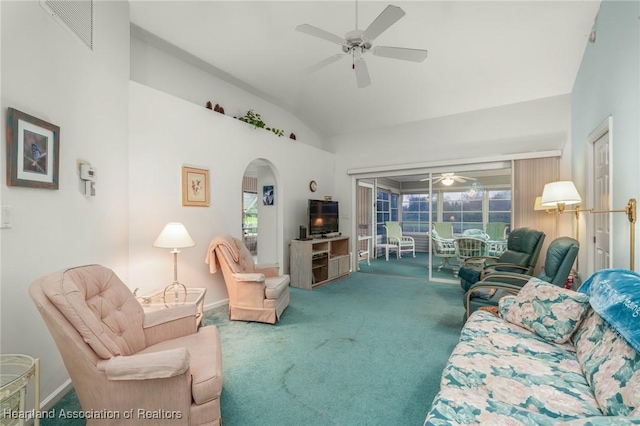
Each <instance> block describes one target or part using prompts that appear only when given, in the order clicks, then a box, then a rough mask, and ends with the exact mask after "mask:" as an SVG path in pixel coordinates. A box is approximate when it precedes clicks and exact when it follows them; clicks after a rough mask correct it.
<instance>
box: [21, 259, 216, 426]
mask: <svg viewBox="0 0 640 426" xmlns="http://www.w3.org/2000/svg"><path fill="white" fill-rule="evenodd" d="M29 294H30V296H31V298H32V299H33V301H34V303H35V305H36V306H37V308H38V310H39V311H40V314H41V315H42V317H43V319H44V321H45V323H46V325H47V327H48V328H49V332H50V333H51V335H52V336H53V339H54V341H55V343H56V345H57V346H58V350H59V351H60V354H61V355H62V359H63V361H64V364H65V366H66V368H67V371H68V372H69V375H70V376H71V380H72V381H73V386H74V388H75V390H76V393H77V395H78V399H79V400H80V405H81V406H82V409H83V410H84V411H96V412H99V411H102V410H107V411H108V412H111V413H113V416H115V417H116V418H109V419H88V420H87V425H89V426H90V425H140V424H145V423H148V424H154V425H171V426H173V425H207V426H212V425H220V424H221V418H220V394H221V392H222V354H221V348H220V339H219V335H218V330H217V328H216V327H215V326H207V327H201V328H200V329H199V330H197V328H196V307H195V305H183V306H178V307H175V308H169V309H162V310H157V311H153V312H148V313H145V312H144V311H143V309H142V307H141V306H140V303H138V300H137V299H136V298H135V297H134V296H133V294H132V293H131V291H130V290H129V288H128V287H127V286H126V285H125V284H124V283H123V282H122V281H121V280H120V279H119V278H118V277H117V276H116V275H115V273H114V272H113V271H112V270H110V269H108V268H105V267H103V266H100V265H88V266H81V267H77V268H71V269H67V270H64V271H62V272H56V273H53V274H49V275H46V276H44V277H41V278H39V279H37V280H36V281H34V282H33V283H32V284H31V286H30V287H29ZM149 418H152V419H153V420H149Z"/></svg>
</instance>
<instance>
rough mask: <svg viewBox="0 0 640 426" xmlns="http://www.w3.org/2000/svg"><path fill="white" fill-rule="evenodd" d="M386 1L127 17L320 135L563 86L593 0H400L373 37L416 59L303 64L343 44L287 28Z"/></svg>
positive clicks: (182, 9) (332, 21) (571, 74)
mask: <svg viewBox="0 0 640 426" xmlns="http://www.w3.org/2000/svg"><path fill="white" fill-rule="evenodd" d="M387 4H388V3H387V2H386V1H384V2H383V1H366V2H364V1H360V2H357V3H356V2H355V1H306V0H305V1H279V2H274V1H255V2H248V1H157V2H156V1H133V2H131V6H130V10H131V22H132V24H134V25H136V26H138V27H140V28H142V29H143V30H145V31H147V32H150V33H152V34H154V35H155V36H157V37H159V38H161V39H163V40H165V41H167V42H168V43H170V44H172V45H174V46H176V47H178V48H179V49H182V50H184V51H185V52H188V53H189V54H191V55H194V56H195V57H197V58H199V59H201V60H202V61H204V62H206V63H208V64H210V65H211V66H212V67H214V68H216V69H218V70H220V71H222V74H227V75H230V76H233V78H234V81H235V83H236V84H237V83H238V82H240V83H241V85H242V87H244V88H245V90H249V91H251V92H253V93H254V94H258V95H259V96H261V97H263V98H265V99H267V100H269V101H271V102H273V103H275V104H276V105H278V106H280V107H283V108H285V109H286V110H289V111H291V112H293V113H294V114H295V115H297V116H298V117H299V118H300V119H301V120H302V121H304V122H305V123H307V124H308V125H310V127H312V128H314V129H319V130H320V131H321V133H322V134H323V135H324V136H331V135H337V134H345V133H349V132H354V131H360V130H365V129H372V128H378V127H384V126H391V125H397V124H402V123H407V122H413V121H418V120H424V119H428V118H434V117H441V116H446V115H451V114H456V113H462V112H468V111H473V110H478V109H484V108H491V107H496V106H501V105H507V104H512V103H518V102H525V101H529V100H533V99H540V98H545V97H550V96H556V95H562V94H567V93H570V92H571V90H572V86H573V83H574V80H575V77H576V74H577V71H578V68H579V66H580V61H581V58H582V55H583V53H584V50H585V47H586V45H587V43H588V37H589V33H590V32H591V30H592V28H593V26H594V22H595V18H596V14H597V12H598V8H599V5H600V2H599V1H581V0H572V1H556V0H538V1H402V2H394V3H392V4H393V5H395V6H399V7H400V8H402V10H403V11H404V12H406V15H405V16H404V17H402V18H401V19H400V20H398V21H397V22H396V23H395V24H393V25H392V26H391V27H390V28H389V29H388V30H386V31H384V32H383V33H382V34H381V35H379V36H378V37H377V38H376V39H375V40H374V45H378V46H399V47H408V48H416V49H426V50H428V51H429V53H428V57H427V59H426V60H425V61H424V62H420V63H415V62H408V61H401V60H395V59H390V58H386V57H380V56H374V55H373V54H372V52H368V53H366V54H365V55H364V58H365V60H366V62H367V64H368V70H369V74H370V78H371V85H370V86H368V87H365V88H358V86H357V85H356V80H355V75H354V71H353V69H352V58H351V56H349V55H345V56H344V57H343V58H341V59H340V60H338V61H336V62H333V63H331V64H329V65H327V66H326V67H324V68H322V69H320V70H318V71H316V72H315V73H312V74H305V73H304V70H305V69H306V68H308V67H309V66H311V65H313V64H316V63H317V62H319V61H321V60H323V59H325V58H328V57H331V56H333V55H336V54H339V53H342V50H341V47H340V46H339V45H337V44H332V43H330V42H329V41H326V40H323V39H321V38H318V37H312V36H310V35H308V34H304V33H301V32H297V31H295V28H296V26H298V25H299V24H310V25H313V26H315V27H319V28H321V29H324V30H326V31H328V32H330V33H333V34H335V35H338V36H339V37H344V36H345V34H346V33H347V32H349V31H351V30H354V29H355V26H356V5H357V22H358V24H357V25H358V28H359V29H362V30H364V29H365V28H367V26H368V25H369V24H370V23H371V22H373V21H374V19H375V18H376V17H377V16H378V15H379V14H380V13H381V12H382V11H383V10H384V9H385V7H386V6H387Z"/></svg>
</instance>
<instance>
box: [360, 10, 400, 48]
mask: <svg viewBox="0 0 640 426" xmlns="http://www.w3.org/2000/svg"><path fill="white" fill-rule="evenodd" d="M404 15H405V13H404V10H402V9H400V8H399V7H398V6H392V5H389V6H387V7H386V9H385V10H383V11H382V13H381V14H380V15H378V17H377V18H376V19H374V21H373V22H372V23H371V25H369V26H368V27H367V29H366V30H364V33H362V37H363V38H365V39H367V40H373V39H375V38H376V37H378V36H379V35H380V34H382V33H383V32H385V31H386V30H387V29H388V28H389V27H390V26H392V25H393V24H395V23H396V22H397V21H398V19H400V18H402V17H403V16H404Z"/></svg>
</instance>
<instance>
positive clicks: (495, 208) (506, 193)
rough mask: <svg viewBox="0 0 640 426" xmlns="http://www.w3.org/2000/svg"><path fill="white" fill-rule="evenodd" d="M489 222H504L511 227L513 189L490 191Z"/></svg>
mask: <svg viewBox="0 0 640 426" xmlns="http://www.w3.org/2000/svg"><path fill="white" fill-rule="evenodd" d="M488 219H489V222H504V223H506V224H508V225H509V227H511V190H510V189H501V190H496V191H489V218H488Z"/></svg>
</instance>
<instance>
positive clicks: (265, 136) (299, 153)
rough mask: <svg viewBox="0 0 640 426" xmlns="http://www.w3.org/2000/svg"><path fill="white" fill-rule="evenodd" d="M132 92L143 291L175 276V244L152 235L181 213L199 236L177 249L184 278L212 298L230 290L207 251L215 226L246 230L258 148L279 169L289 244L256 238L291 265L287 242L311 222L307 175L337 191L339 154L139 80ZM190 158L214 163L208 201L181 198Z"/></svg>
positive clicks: (284, 236) (135, 223)
mask: <svg viewBox="0 0 640 426" xmlns="http://www.w3.org/2000/svg"><path fill="white" fill-rule="evenodd" d="M129 93H130V101H129V110H130V115H129V121H130V135H129V161H130V163H129V164H130V170H129V175H130V184H129V188H130V202H129V206H130V214H129V223H130V247H129V251H130V273H129V278H130V279H129V283H130V286H131V287H132V288H133V287H140V289H141V290H140V291H141V293H142V292H146V291H150V290H153V289H158V288H163V287H164V286H165V285H167V284H169V283H170V282H171V280H172V273H173V272H172V261H171V257H170V255H169V252H168V250H162V249H158V248H153V247H152V246H151V245H152V243H153V241H154V240H155V238H156V236H157V235H158V233H159V232H160V231H161V230H162V227H163V226H164V225H165V223H166V222H170V221H178V222H182V223H184V225H185V226H186V227H187V229H188V231H189V233H190V234H191V237H192V238H193V239H194V241H195V243H196V246H195V247H193V248H188V249H184V250H182V252H181V253H180V255H179V279H180V281H181V282H183V283H185V284H186V285H187V286H191V287H206V288H207V290H208V291H207V296H206V300H205V303H206V304H215V303H217V302H220V301H222V300H224V299H226V298H227V293H226V289H225V287H224V281H223V279H222V277H221V276H220V274H216V275H214V276H212V275H210V273H209V269H208V266H207V265H205V263H204V259H205V256H206V253H207V248H208V245H209V242H210V241H211V239H212V238H213V237H215V236H216V235H220V234H223V233H230V234H232V235H234V236H236V237H240V236H241V232H242V177H243V174H244V171H245V169H246V167H247V166H248V165H249V163H251V162H252V161H253V160H255V159H257V158H260V159H265V160H267V161H269V162H270V163H271V164H272V165H273V168H274V169H275V171H274V175H275V176H276V178H277V184H278V186H277V193H276V197H277V198H276V205H275V206H273V207H274V208H275V209H277V211H278V212H280V211H281V212H282V213H279V214H282V226H283V228H282V231H281V232H280V231H278V238H279V239H280V240H281V241H282V242H281V243H280V244H281V245H283V248H282V251H281V252H278V253H273V252H271V253H269V252H266V253H265V252H264V250H263V249H262V247H259V248H258V250H259V257H260V260H261V261H263V260H265V259H266V260H270V259H277V260H278V261H279V262H280V264H281V265H284V270H287V265H288V256H289V250H288V243H289V241H290V240H291V239H294V238H296V237H297V236H298V228H299V226H300V225H305V224H306V222H307V199H308V198H310V197H311V196H312V195H311V192H310V191H309V188H308V183H309V181H310V180H316V181H317V182H318V185H319V188H320V193H323V192H328V193H330V192H332V190H333V182H334V177H333V176H334V171H335V167H334V155H333V154H331V153H328V152H326V151H323V150H320V149H318V148H315V147H311V146H309V145H306V144H303V143H300V142H296V141H293V140H291V139H289V138H279V137H277V136H275V135H274V134H273V133H271V132H268V131H265V130H263V129H254V128H253V127H252V126H250V125H248V124H246V123H243V122H241V121H238V120H235V119H233V118H232V117H229V116H226V115H221V114H218V113H215V112H213V111H210V110H208V109H206V108H204V107H203V106H199V105H195V104H193V103H191V102H188V101H185V100H182V99H179V98H176V97H174V96H172V95H169V94H166V93H162V92H160V91H158V90H155V89H153V88H150V87H146V86H143V85H141V84H138V83H135V82H131V83H130V91H129ZM185 164H186V165H191V166H197V167H202V168H207V169H209V170H210V182H211V206H210V207H208V208H206V207H182V205H181V195H180V194H181V183H180V170H181V166H182V165H185ZM259 176H260V175H259ZM265 182H266V181H265ZM261 185H262V183H261ZM259 191H261V186H260V187H259ZM260 195H261V194H260ZM273 211H276V210H273ZM260 229H261V231H260V232H262V230H263V229H262V228H260ZM269 231H270V230H265V232H266V233H267V234H271V233H270V232H269ZM260 244H262V243H260Z"/></svg>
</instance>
